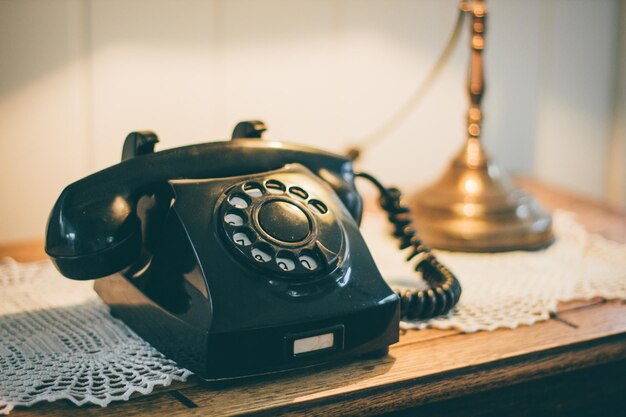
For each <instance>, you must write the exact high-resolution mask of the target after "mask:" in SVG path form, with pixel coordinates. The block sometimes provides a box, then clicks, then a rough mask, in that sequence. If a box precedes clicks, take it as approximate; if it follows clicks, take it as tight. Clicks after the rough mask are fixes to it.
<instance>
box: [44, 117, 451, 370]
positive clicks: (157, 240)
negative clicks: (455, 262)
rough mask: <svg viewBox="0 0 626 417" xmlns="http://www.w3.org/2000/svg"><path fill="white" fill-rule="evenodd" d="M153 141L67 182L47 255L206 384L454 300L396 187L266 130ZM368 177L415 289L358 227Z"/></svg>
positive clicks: (284, 362)
mask: <svg viewBox="0 0 626 417" xmlns="http://www.w3.org/2000/svg"><path fill="white" fill-rule="evenodd" d="M264 130H265V125H264V124H263V123H262V122H259V121H250V122H241V123H239V124H238V125H237V127H236V128H235V130H234V132H233V139H232V140H231V141H227V142H213V143H205V144H199V145H192V146H186V147H181V148H175V149H170V150H165V151H160V152H154V146H155V144H156V143H157V142H158V139H157V137H156V135H155V134H154V133H151V132H133V133H131V134H130V135H129V136H128V137H127V138H126V141H125V143H124V148H123V153H122V162H121V163H119V164H117V165H115V166H112V167H110V168H107V169H105V170H102V171H100V172H97V173H95V174H93V175H90V176H88V177H86V178H84V179H82V180H80V181H77V182H75V183H73V184H71V185H69V186H68V187H67V188H66V189H65V190H64V191H63V192H62V193H61V195H60V197H59V199H58V200H57V202H56V204H55V206H54V208H53V209H52V212H51V214H50V219H49V222H48V230H47V236H46V252H47V254H48V255H49V256H50V258H51V259H52V261H53V263H54V264H55V266H56V267H57V269H58V270H59V271H60V272H61V273H62V274H63V275H65V276H67V277H69V278H72V279H79V280H84V279H96V278H102V279H98V280H97V281H96V283H95V289H96V291H97V293H98V294H99V295H100V297H101V298H102V299H103V300H104V301H105V302H106V303H107V304H109V306H110V307H111V311H112V313H113V314H114V315H116V316H118V317H120V318H121V319H122V320H123V321H124V322H125V323H126V324H128V325H129V326H130V327H131V328H132V329H133V330H135V331H136V332H137V333H138V334H139V335H140V336H142V337H144V338H145V339H146V340H147V341H149V342H150V343H152V344H153V345H154V346H155V347H156V348H158V349H159V350H161V351H162V352H163V353H165V354H166V355H168V356H170V357H172V358H173V359H174V360H176V361H177V362H178V363H179V364H181V365H182V366H185V367H187V368H189V369H190V370H192V371H194V372H195V373H196V374H197V375H198V376H199V377H200V378H203V379H205V380H208V381H216V380H222V379H231V378H239V377H245V376H250V375H258V374H263V373H270V372H278V371H284V370H289V369H294V368H300V367H304V366H310V365H314V364H319V363H324V362H328V361H332V360H337V359H342V358H350V357H355V356H362V355H376V354H384V353H386V352H387V350H388V346H389V345H390V344H393V343H395V342H396V341H397V340H398V328H399V320H400V318H401V317H404V318H410V319H414V318H427V317H431V316H434V315H439V314H443V313H445V312H447V311H449V310H450V309H451V308H452V307H453V306H454V305H455V304H456V303H457V301H458V299H459V297H460V294H461V287H460V285H459V283H458V281H457V279H456V278H455V277H454V275H453V274H452V273H451V272H450V271H449V270H448V269H447V268H445V267H444V266H443V265H442V264H440V263H439V262H438V261H437V259H436V258H435V257H434V256H433V255H432V254H431V253H430V251H429V250H428V248H427V247H426V246H425V245H424V244H423V243H422V242H421V241H420V240H419V239H418V238H417V236H416V234H415V231H414V230H413V229H412V228H411V221H410V218H409V217H408V216H409V213H408V209H407V208H406V206H404V205H403V204H402V202H401V200H400V193H399V192H398V191H397V190H396V189H388V188H385V187H384V186H382V184H380V183H379V182H378V181H377V180H376V179H375V178H374V177H372V176H370V175H368V174H365V173H354V172H353V169H352V162H351V161H350V160H349V159H347V158H345V157H343V156H339V155H334V154H331V153H328V152H324V151H320V150H316V149H312V148H307V147H303V146H298V145H293V144H287V143H283V142H270V141H264V140H263V139H261V133H262V132H263V131H264ZM357 177H362V178H364V179H367V180H369V181H371V182H372V183H373V184H374V185H375V186H376V187H377V188H378V189H379V191H380V193H381V199H380V204H381V206H382V207H383V209H385V210H386V211H387V212H388V214H389V220H390V221H391V222H392V223H393V225H394V226H395V230H394V234H395V236H396V237H398V238H399V239H400V242H401V243H400V246H401V248H402V249H408V250H410V253H409V260H411V259H413V258H414V257H417V258H418V259H419V260H418V262H417V264H416V268H415V269H416V271H418V272H421V274H422V277H423V278H424V280H425V282H426V283H427V284H428V285H429V288H428V289H425V290H405V291H395V292H394V291H392V290H391V289H390V288H389V287H388V286H387V284H386V283H385V281H384V280H383V278H382V277H381V275H380V273H379V271H378V269H377V268H376V265H375V264H374V261H373V259H372V257H371V255H370V253H369V251H368V249H367V246H366V244H365V242H364V240H363V238H362V236H361V234H360V232H359V230H358V226H359V223H360V220H361V213H362V209H363V207H362V199H361V197H360V195H359V194H358V192H357V190H356V188H355V183H354V182H355V178H357Z"/></svg>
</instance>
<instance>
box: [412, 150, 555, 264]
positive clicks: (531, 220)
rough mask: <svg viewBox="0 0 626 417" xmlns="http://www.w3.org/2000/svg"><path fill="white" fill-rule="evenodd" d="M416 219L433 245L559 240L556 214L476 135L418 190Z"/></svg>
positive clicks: (528, 244)
mask: <svg viewBox="0 0 626 417" xmlns="http://www.w3.org/2000/svg"><path fill="white" fill-rule="evenodd" d="M411 208H412V209H413V210H414V214H415V223H416V224H417V226H418V227H419V231H420V235H421V237H422V239H423V240H424V242H425V243H427V244H428V245H430V246H431V247H433V248H438V249H445V250H452V251H463V252H503V251H511V250H536V249H541V248H544V247H546V246H548V245H549V244H550V243H552V241H553V240H554V237H553V234H552V218H551V217H550V215H549V214H548V213H547V212H546V211H544V210H543V208H541V206H540V205H539V203H538V202H537V201H536V200H535V199H534V198H533V197H532V196H530V195H528V194H526V193H525V192H523V191H522V190H521V189H519V188H517V187H515V186H514V185H513V183H512V181H511V180H510V178H509V177H508V176H507V175H506V174H505V173H504V172H503V171H502V170H500V169H499V168H498V167H497V166H496V165H495V164H494V163H493V162H491V161H490V160H489V158H488V157H487V156H486V155H485V153H484V151H483V148H482V146H481V144H480V142H479V141H478V139H477V138H470V139H469V140H468V141H467V142H466V144H465V146H464V147H463V149H462V150H461V152H460V153H459V154H458V155H457V156H456V157H455V158H454V160H453V161H452V163H451V164H450V166H449V167H448V169H447V170H446V171H445V172H444V174H443V176H442V177H441V178H439V179H438V180H437V181H435V182H434V183H433V184H431V185H430V186H427V187H426V188H424V189H422V190H421V191H419V192H418V193H417V194H415V196H414V198H413V199H412V201H411Z"/></svg>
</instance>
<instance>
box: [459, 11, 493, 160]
mask: <svg viewBox="0 0 626 417" xmlns="http://www.w3.org/2000/svg"><path fill="white" fill-rule="evenodd" d="M461 10H463V11H465V12H466V13H470V14H471V20H470V22H471V23H470V24H471V36H470V51H471V52H470V63H469V72H468V77H467V79H468V80H467V89H468V93H469V99H470V107H469V110H468V112H467V143H466V163H467V164H468V165H469V166H478V165H479V164H481V163H484V153H483V152H482V149H481V144H480V132H481V125H482V120H483V115H482V110H481V102H482V100H483V95H484V93H485V77H484V74H483V49H484V48H485V20H486V18H487V8H486V7H485V3H484V2H483V1H482V0H478V1H474V2H462V3H461Z"/></svg>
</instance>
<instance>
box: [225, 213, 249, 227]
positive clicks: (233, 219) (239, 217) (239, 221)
mask: <svg viewBox="0 0 626 417" xmlns="http://www.w3.org/2000/svg"><path fill="white" fill-rule="evenodd" d="M224 221H225V222H226V223H227V224H229V225H231V226H243V224H244V223H245V221H246V215H245V214H243V213H241V212H239V211H235V210H231V211H229V212H228V213H226V215H225V216H224Z"/></svg>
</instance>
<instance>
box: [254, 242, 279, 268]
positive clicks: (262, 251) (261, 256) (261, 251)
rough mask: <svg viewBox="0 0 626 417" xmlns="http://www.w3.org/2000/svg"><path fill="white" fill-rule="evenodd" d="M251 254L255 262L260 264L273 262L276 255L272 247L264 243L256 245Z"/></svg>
mask: <svg viewBox="0 0 626 417" xmlns="http://www.w3.org/2000/svg"><path fill="white" fill-rule="evenodd" d="M250 252H251V253H252V257H253V258H254V260H255V261H257V262H260V263H266V262H269V261H271V260H272V257H273V255H274V250H273V249H272V247H271V246H270V245H268V244H267V243H263V242H260V243H256V244H255V245H254V246H253V247H252V250H251V251H250Z"/></svg>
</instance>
